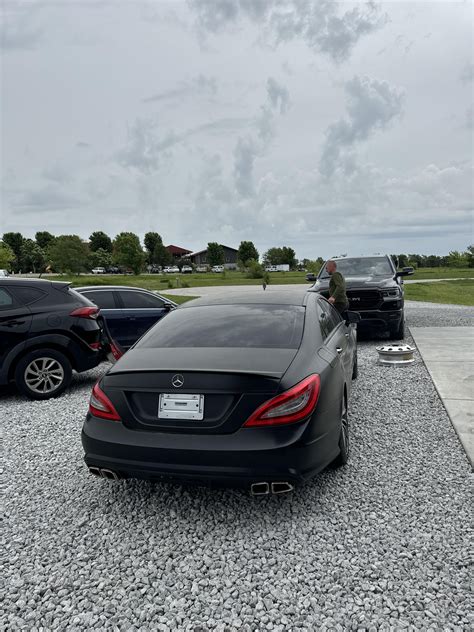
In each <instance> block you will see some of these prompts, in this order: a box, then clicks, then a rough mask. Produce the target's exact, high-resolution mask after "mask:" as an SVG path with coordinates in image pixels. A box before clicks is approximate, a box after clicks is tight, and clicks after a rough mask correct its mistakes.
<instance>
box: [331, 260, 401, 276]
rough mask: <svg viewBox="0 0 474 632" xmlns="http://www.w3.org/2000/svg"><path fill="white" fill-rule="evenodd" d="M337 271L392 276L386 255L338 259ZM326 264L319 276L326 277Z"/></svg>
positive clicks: (361, 274)
mask: <svg viewBox="0 0 474 632" xmlns="http://www.w3.org/2000/svg"><path fill="white" fill-rule="evenodd" d="M336 264H337V271H338V272H340V273H341V274H343V275H344V276H346V277H347V276H392V275H393V270H392V267H391V265H390V263H389V261H388V259H387V257H361V258H357V257H353V258H348V259H338V260H337V261H336ZM328 277H329V274H328V273H327V272H326V266H324V267H323V268H322V270H321V274H320V278H321V279H327V278H328Z"/></svg>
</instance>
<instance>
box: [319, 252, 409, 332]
mask: <svg viewBox="0 0 474 632" xmlns="http://www.w3.org/2000/svg"><path fill="white" fill-rule="evenodd" d="M332 261H335V262H336V264H337V270H338V272H341V274H342V275H343V276H344V278H345V279H346V287H347V298H348V299H349V309H350V310H351V311H355V312H358V313H359V314H360V318H361V320H360V323H359V325H358V327H360V328H361V329H378V330H382V329H384V330H388V332H389V334H390V337H391V338H392V339H395V340H402V339H403V338H404V336H405V314H404V292H403V281H402V279H401V277H404V276H408V275H409V274H413V268H403V270H399V271H397V269H396V267H395V265H394V263H393V261H392V258H391V257H390V256H389V255H383V256H382V255H378V256H372V257H334V259H332ZM329 278H330V277H329V275H328V273H327V272H326V264H324V266H323V267H322V268H321V270H320V272H319V274H318V276H317V278H316V282H315V284H314V285H313V286H312V287H311V288H310V290H309V291H310V292H319V293H320V294H322V295H323V296H325V297H326V298H328V296H329Z"/></svg>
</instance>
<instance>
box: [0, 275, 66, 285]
mask: <svg viewBox="0 0 474 632" xmlns="http://www.w3.org/2000/svg"><path fill="white" fill-rule="evenodd" d="M0 283H8V284H10V285H18V284H20V285H43V286H47V285H52V286H54V287H57V288H60V287H68V286H70V285H71V283H70V282H69V281H56V280H54V279H36V278H32V279H28V278H25V277H13V276H8V277H0Z"/></svg>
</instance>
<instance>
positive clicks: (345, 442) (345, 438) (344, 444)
mask: <svg viewBox="0 0 474 632" xmlns="http://www.w3.org/2000/svg"><path fill="white" fill-rule="evenodd" d="M342 406H343V408H342V414H341V434H340V435H339V450H340V452H339V454H338V455H337V457H336V458H335V459H334V461H333V462H332V463H331V467H333V468H338V467H342V466H343V465H345V464H346V463H347V460H348V459H349V416H348V413H347V402H346V398H345V397H344V402H343V405H342Z"/></svg>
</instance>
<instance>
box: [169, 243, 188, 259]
mask: <svg viewBox="0 0 474 632" xmlns="http://www.w3.org/2000/svg"><path fill="white" fill-rule="evenodd" d="M166 250H167V251H168V252H169V253H171V254H172V255H173V257H181V258H183V257H188V256H189V255H190V254H191V253H192V250H186V248H180V247H179V246H174V245H173V244H171V245H170V246H166Z"/></svg>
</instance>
